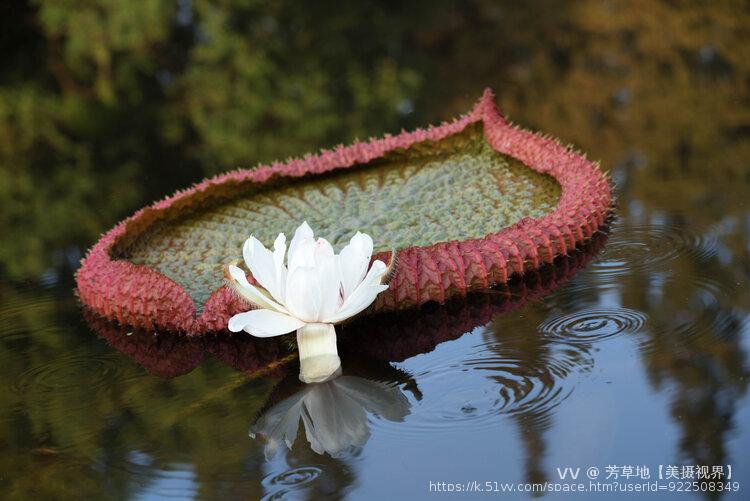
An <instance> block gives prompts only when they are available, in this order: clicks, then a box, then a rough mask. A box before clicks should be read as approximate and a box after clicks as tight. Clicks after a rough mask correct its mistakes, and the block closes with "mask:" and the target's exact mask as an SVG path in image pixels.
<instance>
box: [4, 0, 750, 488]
mask: <svg viewBox="0 0 750 501" xmlns="http://www.w3.org/2000/svg"><path fill="white" fill-rule="evenodd" d="M607 5H609V4H607ZM738 9H739V8H738ZM644 10H645V11H648V10H649V9H648V8H644ZM653 10H654V11H655V12H656V11H658V12H661V11H659V9H656V8H654V9H653ZM688 10H689V9H687V8H683V9H677V10H676V11H675V12H674V13H673V14H674V15H672V14H670V15H668V16H666V17H659V16H658V15H656V14H655V15H654V17H653V18H651V17H649V15H646V14H643V15H641V14H638V15H635V14H633V12H632V11H628V12H627V16H626V15H625V14H622V15H619V14H617V13H612V12H609V11H608V10H607V8H604V7H599V4H596V6H595V7H592V8H590V9H588V10H586V9H583V8H581V12H579V13H578V14H576V13H575V12H574V13H573V14H570V13H568V14H567V15H569V16H572V17H570V19H573V20H574V21H575V22H573V21H571V24H570V25H566V26H565V30H567V31H565V30H564V33H566V34H565V36H563V35H561V33H562V32H561V31H555V30H554V29H553V31H552V32H553V33H557V34H558V35H560V36H561V37H562V38H560V40H563V41H561V42H560V43H561V44H562V46H563V48H559V47H558V46H556V45H554V43H553V42H552V41H549V40H548V41H547V42H546V43H547V45H546V47H550V49H549V50H547V49H540V48H539V46H538V45H537V43H536V41H535V40H536V39H535V38H534V36H532V35H534V33H536V31H535V30H536V29H529V30H524V29H522V28H519V31H513V30H510V31H508V32H507V37H506V38H504V36H505V32H500V33H494V35H492V36H490V33H488V32H487V31H482V28H481V26H477V30H479V31H478V32H477V33H475V35H474V38H472V37H469V38H467V39H466V40H467V41H466V44H468V45H466V46H465V47H463V49H462V50H464V51H469V52H471V50H470V49H471V48H472V47H475V48H476V54H478V56H477V58H474V59H470V60H468V59H465V58H455V57H451V54H453V52H452V51H454V49H455V47H454V46H452V45H450V44H448V45H445V46H441V45H440V43H439V42H440V41H439V40H437V41H435V47H442V48H440V49H437V48H436V49H435V50H443V51H446V57H445V58H444V59H440V58H437V57H435V59H434V60H435V63H434V64H435V66H436V68H438V69H440V68H442V69H441V70H440V71H442V72H444V73H445V75H446V81H445V85H443V86H441V85H438V83H437V82H436V83H435V88H433V89H429V90H428V89H426V90H425V94H424V95H423V96H420V99H418V100H416V101H415V102H416V103H417V104H418V105H419V106H417V107H416V108H414V109H413V110H411V108H410V109H409V113H413V114H414V121H416V122H419V123H426V122H427V121H428V120H432V119H434V118H435V117H443V118H446V117H449V116H451V115H452V114H454V113H455V112H457V111H462V110H465V109H468V107H469V105H470V103H471V102H472V101H473V100H474V99H475V98H476V97H478V96H479V93H480V91H481V88H482V87H483V86H485V85H492V86H494V88H495V89H496V91H497V93H498V101H499V102H500V105H501V107H502V108H503V109H504V110H506V111H507V112H509V113H510V115H511V117H512V118H513V119H514V120H515V121H517V122H519V123H522V124H524V125H526V126H529V127H533V128H536V129H538V130H542V131H545V132H548V133H550V134H553V135H556V136H559V137H562V138H563V140H564V141H572V142H574V143H575V145H576V147H578V148H580V149H582V150H583V151H586V152H587V153H588V155H589V157H590V158H596V159H601V160H602V165H603V169H604V170H606V171H608V172H610V174H611V175H612V179H613V181H614V183H615V184H616V188H617V198H618V208H617V211H616V217H615V218H614V220H613V221H612V224H611V228H610V230H609V232H607V233H606V234H601V235H598V236H597V238H596V239H595V240H594V241H593V242H592V243H591V244H590V245H589V246H587V247H586V248H584V249H582V250H581V251H580V252H578V253H576V254H575V255H573V256H571V257H570V258H568V259H564V260H560V261H559V262H557V263H556V264H555V266H553V267H548V268H547V269H544V270H542V271H541V272H540V273H538V274H534V275H532V276H528V277H527V278H526V279H525V280H523V281H516V282H515V283H513V284H511V285H510V286H509V287H505V288H501V289H498V290H495V291H493V292H492V293H490V294H486V295H479V296H473V297H471V298H469V299H468V300H466V301H459V302H454V303H451V304H449V305H446V306H443V307H438V306H435V305H429V306H428V307H426V308H424V309H423V310H420V311H416V312H407V313H405V314H402V315H398V316H388V317H379V318H377V319H372V320H370V321H369V322H368V321H366V320H365V321H363V322H360V323H358V324H354V325H351V326H348V327H347V328H345V329H343V330H342V331H341V332H340V335H339V339H340V341H339V344H340V352H341V355H342V360H343V367H344V370H343V376H342V377H341V378H339V379H337V380H335V381H333V382H330V383H326V384H322V385H312V386H308V387H305V386H303V385H302V384H301V383H299V382H298V381H297V380H296V377H297V366H296V362H295V361H294V360H290V359H289V357H287V351H286V350H287V347H286V346H285V345H284V344H283V342H276V341H274V340H270V341H267V342H256V341H254V340H252V339H246V338H239V339H230V338H227V339H216V340H211V341H187V340H179V339H178V340H175V339H174V338H173V337H170V336H168V335H163V334H162V335H156V336H155V335H153V334H152V333H146V332H138V331H136V332H132V331H130V330H128V329H118V328H116V327H113V326H111V325H108V324H106V323H103V322H101V321H99V320H97V319H96V318H94V317H89V316H85V315H84V314H83V313H82V312H81V310H80V308H79V305H78V303H77V300H76V297H75V295H74V292H73V287H74V283H73V279H72V274H73V272H74V268H75V266H76V262H77V260H78V259H79V258H80V252H82V251H83V250H84V249H80V248H74V247H73V248H70V247H69V248H66V249H65V250H62V251H60V252H59V253H58V254H57V256H58V258H59V259H57V262H56V263H50V268H49V270H48V272H47V273H45V274H44V276H43V277H42V279H41V280H28V281H19V280H16V279H14V280H12V281H11V280H10V279H8V280H5V279H4V280H3V281H2V282H0V404H1V405H0V498H6V497H7V498H9V499H167V498H177V499H186V498H187V499H190V498H195V499H259V498H263V499H339V498H347V499H383V498H389V499H432V498H435V499H440V498H450V499H488V498H490V499H491V498H493V497H501V496H504V497H513V498H519V499H526V498H529V497H532V496H535V495H536V496H540V495H544V496H545V497H548V498H553V499H557V498H575V499H581V498H583V499H609V498H619V499H642V498H652V499H653V498H656V497H657V495H655V494H653V493H648V494H644V493H632V492H631V493H623V492H618V493H606V494H605V493H595V492H594V493H592V492H587V493H580V494H577V495H575V496H574V495H569V494H562V493H554V492H552V493H539V492H537V493H530V492H524V493H514V494H507V493H504V494H503V493H499V492H495V493H481V494H480V493H469V494H467V493H460V494H457V493H453V494H449V493H440V492H430V483H431V482H433V483H435V484H436V485H437V484H440V483H442V482H446V483H447V482H462V483H466V482H473V481H476V482H478V484H479V486H481V487H486V484H485V483H486V482H490V483H491V484H490V485H491V486H493V487H495V486H496V487H497V488H498V489H499V488H500V484H502V483H510V484H513V485H515V486H516V488H518V487H517V486H518V484H519V483H524V482H530V483H545V482H552V483H555V482H557V483H558V484H559V483H560V482H562V483H564V484H570V478H569V477H568V479H566V480H564V481H563V480H561V479H560V475H559V473H558V469H560V470H563V469H564V468H567V467H571V468H573V469H576V468H581V471H580V476H579V479H581V482H582V483H584V484H585V485H586V486H589V479H588V477H587V473H590V472H592V470H589V468H591V467H595V468H598V472H599V473H598V474H596V475H593V476H595V477H596V478H597V480H599V481H602V482H604V481H605V479H606V477H607V475H608V472H607V468H608V467H610V466H614V467H618V468H617V470H618V472H619V479H618V480H619V481H620V484H621V485H625V484H634V483H639V482H640V481H639V480H638V479H635V478H633V477H631V478H630V479H625V478H624V477H623V476H622V475H623V474H624V473H625V472H626V469H627V468H629V467H632V468H633V470H635V469H636V467H643V466H645V467H648V468H649V470H650V481H654V480H655V479H658V478H659V469H660V467H661V468H662V471H663V473H664V474H665V475H664V476H666V473H667V472H668V471H672V469H671V468H670V466H677V467H678V468H677V470H678V476H679V477H682V476H685V478H676V479H675V478H671V479H665V480H663V481H662V484H661V485H665V486H668V483H669V481H672V482H676V484H675V485H674V486H673V488H675V489H678V488H681V489H683V490H686V489H693V490H694V487H693V486H692V484H690V482H691V481H692V480H697V478H689V477H688V476H687V475H689V473H688V470H687V469H683V467H685V466H693V467H695V469H696V470H697V467H698V466H708V467H709V468H713V467H715V466H721V467H722V469H723V473H724V476H725V477H727V476H728V475H729V473H730V470H731V479H727V478H724V479H722V480H717V479H714V480H711V481H709V482H704V483H701V484H699V485H698V487H699V488H701V489H703V490H705V491H706V492H694V491H693V492H680V493H672V494H669V493H667V492H664V491H662V492H660V493H659V494H658V496H664V497H668V496H669V497H673V498H675V499H698V498H709V499H718V498H722V499H738V500H740V499H748V496H749V494H748V492H750V454H748V451H749V450H750V399H749V398H748V382H749V379H748V376H749V375H750V355H749V353H750V287H749V284H750V280H749V277H750V205H748V199H749V198H750V149H749V147H748V144H750V142H749V141H748V133H749V131H750V113H748V109H750V106H749V99H750V96H749V92H750V91H748V82H750V67H748V63H747V61H749V60H750V57H748V54H747V47H748V46H750V44H736V46H732V43H735V42H737V40H739V39H740V35H738V34H737V33H741V36H742V39H744V40H745V41H747V28H746V27H745V28H737V26H736V23H735V22H734V20H733V17H732V16H731V15H727V14H726V13H727V9H723V10H721V12H723V13H724V14H721V15H720V14H717V15H716V18H711V19H708V20H706V19H704V18H701V17H700V16H699V17H697V18H691V17H690V16H689V15H688V14H685V12H684V11H688ZM730 10H731V9H730ZM677 11H680V12H681V13H680V12H677ZM662 14H663V13H662ZM682 14H684V16H685V17H684V18H681V19H683V20H685V24H684V26H683V25H681V24H680V25H679V26H678V24H679V23H678V22H677V21H676V19H678V15H682ZM628 16H635V18H632V17H628ZM638 16H641V17H638ZM566 19H568V18H566ZM665 19H667V20H675V21H674V23H672V24H670V23H671V21H670V22H667V21H665ZM691 19H692V21H691ZM696 19H697V20H696ZM744 19H747V17H745V18H744ZM543 21H544V19H541V20H540V23H541V24H540V27H539V28H538V30H537V31H539V32H540V33H541V34H540V37H541V36H543V32H544V29H543V28H544V22H543ZM618 23H620V24H618ZM691 23H693V24H691ZM696 23H697V24H696ZM621 24H622V25H621ZM618 26H619V27H618ZM696 26H697V27H696ZM628 27H634V28H632V29H629V28H628ZM558 28H559V27H558ZM466 29H468V28H466ZM550 29H552V28H550ZM680 30H682V31H680ZM737 30H740V31H737ZM743 30H744V31H743ZM527 35H528V38H527ZM436 36H438V38H439V34H438V35H436ZM565 37H568V38H565ZM496 39H498V40H496ZM499 39H502V40H499ZM493 40H496V41H495V42H492V41H493ZM503 40H504V41H503ZM728 40H729V41H728ZM579 42H580V43H579ZM492 43H495V44H496V45H497V53H496V55H493V54H495V53H492V54H490V53H488V52H487V48H488V47H492V45H491V44H492ZM540 43H541V42H540ZM740 45H742V46H743V47H744V48H740ZM555 47H558V49H559V50H557V49H555ZM730 49H732V50H730ZM733 49H737V51H736V52H734V51H733ZM743 51H744V52H743ZM489 52H492V51H491V50H490V51H489ZM743 53H744V56H743V55H742V54H743ZM432 56H434V54H433V55H432ZM480 56H481V57H480ZM508 59H510V60H511V61H512V64H511V63H507V62H501V61H500V60H502V61H507V60H508ZM164 183H165V185H168V184H169V181H168V180H164ZM178 187H179V186H173V187H172V188H175V189H176V188H178ZM102 189H106V187H102ZM134 208H135V207H134ZM114 223H115V221H112V224H114ZM29 231H32V232H33V231H36V229H34V228H31V229H29ZM2 238H4V239H5V238H14V236H13V235H3V236H2ZM89 243H93V242H89ZM251 432H252V433H253V434H254V435H255V436H256V437H257V438H251V436H249V434H250V433H251ZM295 438H296V440H295ZM287 441H289V442H290V443H291V442H293V447H292V448H291V450H290V449H288V448H287V446H286V442H287ZM623 467H624V468H625V469H624V468H623ZM641 473H642V471H641ZM683 474H684V475H683ZM610 480H614V479H610ZM732 482H736V483H737V484H736V485H738V486H739V489H740V490H739V492H724V493H718V492H711V491H717V490H719V489H724V488H726V487H727V486H729V487H731V488H732V489H734V485H732ZM495 483H496V484H495ZM441 487H442V488H444V489H445V488H447V486H445V485H444V484H441ZM438 488H439V487H437V486H434V487H433V490H435V489H438Z"/></svg>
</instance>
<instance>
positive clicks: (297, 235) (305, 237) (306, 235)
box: [288, 221, 314, 270]
mask: <svg viewBox="0 0 750 501" xmlns="http://www.w3.org/2000/svg"><path fill="white" fill-rule="evenodd" d="M310 240H313V241H314V235H313V230H312V228H310V225H309V224H307V221H304V222H303V223H302V224H301V225H299V228H297V230H295V232H294V236H293V237H292V241H291V242H290V243H289V259H288V263H289V268H290V270H291V265H292V260H293V259H294V257H295V255H296V254H297V250H298V247H299V245H300V244H301V243H303V242H307V241H310Z"/></svg>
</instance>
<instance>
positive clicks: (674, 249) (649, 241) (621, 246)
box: [592, 224, 718, 279]
mask: <svg viewBox="0 0 750 501" xmlns="http://www.w3.org/2000/svg"><path fill="white" fill-rule="evenodd" d="M717 244H718V238H717V236H716V234H715V232H713V231H708V230H707V231H705V232H702V233H701V232H696V231H694V230H693V231H691V230H690V229H688V228H682V227H677V226H671V225H666V224H660V225H654V224H644V225H614V227H613V230H612V233H611V234H610V237H609V239H608V241H607V245H606V246H605V247H604V249H602V251H601V252H600V255H601V257H600V259H598V260H597V261H595V262H594V263H592V272H593V273H595V274H598V275H603V276H605V277H607V278H612V279H613V278H616V277H619V276H623V275H629V274H630V273H632V272H633V271H663V270H664V269H667V268H668V267H669V265H670V264H671V263H672V262H673V261H674V260H676V259H678V258H680V257H682V256H687V255H689V256H691V257H692V258H693V259H697V260H699V261H703V260H705V259H707V258H709V257H711V256H712V255H714V254H715V253H716V248H717Z"/></svg>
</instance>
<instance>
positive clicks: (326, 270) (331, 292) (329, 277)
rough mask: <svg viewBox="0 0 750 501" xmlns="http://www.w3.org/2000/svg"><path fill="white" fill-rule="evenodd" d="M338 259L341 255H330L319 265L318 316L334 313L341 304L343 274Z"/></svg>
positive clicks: (322, 316)
mask: <svg viewBox="0 0 750 501" xmlns="http://www.w3.org/2000/svg"><path fill="white" fill-rule="evenodd" d="M338 260H339V256H336V255H330V256H328V257H327V258H325V259H323V260H322V261H321V262H319V263H318V265H317V270H318V283H319V284H320V309H319V311H318V318H326V317H329V316H331V315H333V314H334V313H335V312H336V311H337V310H338V309H339V307H340V306H341V302H342V300H341V274H340V272H339V265H338Z"/></svg>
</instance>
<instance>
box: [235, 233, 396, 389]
mask: <svg viewBox="0 0 750 501" xmlns="http://www.w3.org/2000/svg"><path fill="white" fill-rule="evenodd" d="M286 250H287V249H286V236H285V235H284V234H283V233H280V234H279V236H278V237H277V238H276V241H275V242H274V244H273V251H270V250H268V249H266V248H265V246H263V244H262V243H260V241H259V240H258V239H257V238H255V237H253V236H251V237H250V238H248V239H247V241H246V242H245V245H244V247H243V249H242V254H243V257H244V259H245V264H246V265H247V267H248V269H249V270H250V273H252V275H253V277H254V278H255V280H256V281H257V282H258V284H259V285H260V286H261V287H255V286H253V285H252V284H250V282H248V280H247V277H246V275H245V272H244V271H242V270H241V269H240V268H238V267H237V266H233V265H230V266H229V267H228V272H229V276H228V277H227V278H228V280H229V283H230V284H231V285H232V288H233V289H234V290H235V291H236V292H237V293H238V294H239V295H240V296H242V297H243V298H244V299H245V300H247V301H248V302H249V303H251V304H252V305H254V306H255V307H256V308H257V309H255V310H251V311H247V312H244V313H239V314H237V315H235V316H233V317H232V318H231V319H229V330H230V331H232V332H240V331H243V330H244V331H245V332H247V333H249V334H252V335H253V336H257V337H271V336H280V335H282V334H287V333H289V332H292V331H294V330H296V331H297V345H298V348H299V355H300V366H301V367H302V370H301V373H300V378H301V379H302V380H303V381H305V382H315V381H322V380H325V379H326V378H328V377H329V376H331V375H332V374H333V373H334V372H336V370H338V369H339V368H340V366H341V361H340V360H339V357H338V351H337V349H336V332H335V330H334V327H333V324H336V323H339V322H342V321H344V320H346V319H348V318H350V317H353V316H354V315H356V314H357V313H360V312H361V311H362V310H364V309H365V308H367V307H368V306H370V304H372V302H373V301H374V300H375V298H376V297H377V295H378V294H379V293H381V292H382V291H384V290H386V289H387V288H388V285H384V284H383V283H382V281H383V279H384V277H385V275H386V274H387V271H388V267H387V266H386V265H385V263H383V261H380V260H376V261H374V262H373V263H372V266H370V268H369V270H368V265H369V263H370V259H371V257H372V250H373V244H372V238H370V236H369V235H367V234H365V233H360V232H357V233H356V234H355V235H354V236H353V237H352V238H351V241H350V242H349V244H348V245H347V246H345V247H344V248H343V249H342V250H341V252H340V253H339V254H335V253H334V251H333V246H331V244H330V243H329V242H328V241H327V240H326V239H324V238H318V239H317V240H316V239H315V237H314V235H313V231H312V229H311V228H310V226H309V225H308V224H307V222H306V221H305V222H303V223H302V225H300V227H299V228H297V230H296V231H295V233H294V237H293V238H292V241H291V243H290V244H289V256H288V259H287V264H286V265H285V264H284V255H285V254H286Z"/></svg>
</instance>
